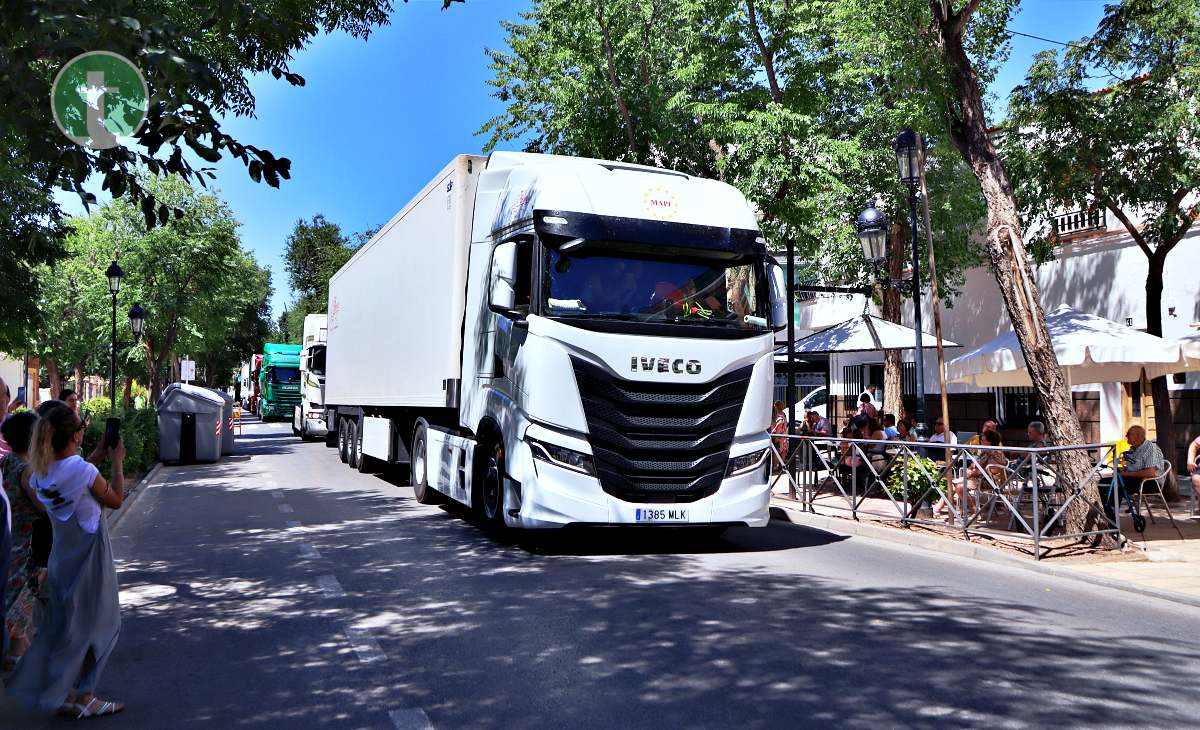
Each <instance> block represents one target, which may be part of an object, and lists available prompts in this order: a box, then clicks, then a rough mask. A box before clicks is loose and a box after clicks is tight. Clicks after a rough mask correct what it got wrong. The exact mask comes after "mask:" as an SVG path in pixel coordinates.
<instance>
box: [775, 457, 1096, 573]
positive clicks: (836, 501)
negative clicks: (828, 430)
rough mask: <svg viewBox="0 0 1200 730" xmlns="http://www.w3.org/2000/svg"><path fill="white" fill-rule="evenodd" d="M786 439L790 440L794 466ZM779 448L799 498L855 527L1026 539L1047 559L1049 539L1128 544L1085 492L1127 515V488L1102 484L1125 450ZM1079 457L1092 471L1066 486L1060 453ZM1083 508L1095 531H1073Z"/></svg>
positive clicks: (794, 495) (777, 459)
mask: <svg viewBox="0 0 1200 730" xmlns="http://www.w3.org/2000/svg"><path fill="white" fill-rule="evenodd" d="M778 440H786V441H787V444H788V457H787V458H786V459H784V458H783V457H782V456H781V454H780V450H779V449H778V448H777V446H776V443H778ZM771 449H772V451H773V452H774V463H775V465H777V466H779V467H781V468H782V475H783V476H784V477H785V478H786V480H787V483H788V487H789V491H790V494H791V496H792V498H793V499H796V500H797V501H799V502H800V504H801V505H802V508H803V509H806V510H807V511H810V512H815V511H816V508H817V507H818V506H819V507H820V508H822V509H833V510H837V511H841V512H848V513H849V514H850V517H851V518H852V519H855V520H857V519H859V517H860V515H867V516H873V517H879V518H883V519H891V520H898V521H900V522H901V523H902V524H904V525H906V526H907V525H914V524H917V525H938V526H943V527H945V526H947V525H949V526H953V527H956V528H958V529H959V530H961V531H962V532H963V533H964V534H965V535H967V536H970V535H990V536H993V537H1002V538H1016V539H1020V540H1027V541H1029V542H1031V543H1032V544H1033V552H1034V556H1035V557H1036V558H1037V559H1039V560H1040V559H1041V558H1042V557H1043V556H1044V554H1045V553H1044V551H1043V550H1042V546H1043V544H1044V543H1045V541H1046V540H1049V539H1053V540H1056V541H1059V540H1061V541H1068V540H1079V539H1082V538H1085V537H1089V536H1099V535H1113V536H1115V537H1117V539H1118V540H1119V539H1120V529H1119V526H1118V525H1117V523H1116V522H1114V521H1113V520H1111V519H1109V517H1108V516H1107V515H1106V514H1105V509H1104V505H1103V504H1102V502H1096V501H1094V500H1092V499H1089V498H1088V497H1087V496H1085V494H1084V489H1085V486H1086V485H1087V484H1088V483H1090V482H1092V481H1093V480H1099V491H1100V494H1101V500H1102V501H1104V500H1111V505H1110V506H1111V508H1112V514H1113V515H1118V508H1119V506H1120V489H1119V488H1113V487H1109V486H1107V485H1106V484H1104V483H1103V477H1109V478H1115V477H1112V476H1111V466H1112V465H1113V464H1114V463H1115V458H1116V444H1112V443H1108V444H1080V445H1072V446H1047V447H1028V446H1024V447H1005V446H990V445H983V444H980V445H975V444H970V445H968V444H942V443H929V442H913V441H879V440H873V439H846V438H837V437H831V436H786V435H777V436H774V437H773V440H772V444H771ZM1070 451H1083V452H1086V453H1087V455H1088V459H1089V461H1090V462H1091V465H1092V466H1091V469H1090V470H1089V472H1088V473H1087V475H1086V476H1085V477H1084V479H1083V480H1080V483H1077V484H1069V483H1067V480H1066V479H1065V478H1064V475H1063V474H1062V472H1061V470H1060V468H1059V463H1060V461H1061V455H1062V454H1063V453H1065V452H1070ZM1106 472H1109V474H1106ZM1106 489H1107V491H1108V494H1107V496H1105V490H1106ZM826 494H827V495H831V496H832V497H833V499H831V500H823V501H821V502H820V503H819V504H818V503H817V498H818V496H820V495H826ZM876 495H879V496H882V497H884V498H886V501H884V502H882V504H883V506H882V507H879V506H878V505H879V504H880V502H879V501H878V500H876V501H874V502H870V503H869V502H868V501H867V500H868V499H870V498H871V497H873V496H876ZM935 500H936V501H935ZM1077 501H1084V502H1087V503H1088V504H1087V509H1088V510H1092V511H1094V513H1095V514H1094V517H1095V519H1094V520H1093V522H1094V523H1095V524H1096V528H1095V529H1088V530H1084V531H1077V532H1070V533H1068V532H1066V528H1065V525H1066V522H1065V517H1066V514H1067V511H1068V510H1069V509H1070V508H1071V507H1072V505H1074V504H1075V503H1076V502H1077ZM937 506H940V507H944V509H945V512H946V513H947V515H948V517H947V518H946V519H945V520H938V519H936V517H935V516H934V515H933V510H932V508H933V507H937ZM927 510H929V511H930V515H929V516H926V515H925V512H926V511H927ZM1005 517H1006V518H1007V524H1006V526H1005V527H1004V528H999V527H997V526H995V522H996V519H997V518H1000V519H1004V518H1005Z"/></svg>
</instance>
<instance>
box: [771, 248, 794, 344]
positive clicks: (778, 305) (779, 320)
mask: <svg viewBox="0 0 1200 730" xmlns="http://www.w3.org/2000/svg"><path fill="white" fill-rule="evenodd" d="M767 284H768V285H769V288H770V296H771V329H773V330H775V331H776V332H780V331H782V330H784V329H786V328H787V320H788V305H789V304H790V302H788V291H787V278H786V276H785V275H784V272H783V267H782V266H780V265H779V264H768V265H767Z"/></svg>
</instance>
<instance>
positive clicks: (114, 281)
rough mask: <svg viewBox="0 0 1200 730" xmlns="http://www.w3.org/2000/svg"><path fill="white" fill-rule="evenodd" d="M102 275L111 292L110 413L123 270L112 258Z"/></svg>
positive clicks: (114, 406)
mask: <svg viewBox="0 0 1200 730" xmlns="http://www.w3.org/2000/svg"><path fill="white" fill-rule="evenodd" d="M104 276H106V277H107V278H108V291H109V293H110V294H112V349H110V350H109V353H108V354H109V357H108V397H109V401H110V403H111V405H112V411H111V412H112V413H116V412H117V292H119V291H120V290H121V277H123V276H125V272H124V271H122V270H121V266H120V265H119V264H118V263H117V262H116V259H114V260H113V262H112V263H111V264H109V265H108V270H107V271H105V272H104Z"/></svg>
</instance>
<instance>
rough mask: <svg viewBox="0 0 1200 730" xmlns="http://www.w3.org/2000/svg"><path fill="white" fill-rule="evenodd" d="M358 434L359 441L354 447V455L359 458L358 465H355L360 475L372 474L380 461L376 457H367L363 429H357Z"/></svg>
mask: <svg viewBox="0 0 1200 730" xmlns="http://www.w3.org/2000/svg"><path fill="white" fill-rule="evenodd" d="M356 430H357V432H358V441H357V442H355V445H354V453H355V454H356V455H357V456H358V463H357V464H355V465H354V468H355V469H358V473H359V474H370V473H371V472H372V471H374V469H375V462H377V461H379V460H378V459H376V458H375V457H374V456H367V454H366V452H364V451H363V443H362V440H363V434H362V429H361V428H358V429H356Z"/></svg>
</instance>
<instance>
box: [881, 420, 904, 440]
mask: <svg viewBox="0 0 1200 730" xmlns="http://www.w3.org/2000/svg"><path fill="white" fill-rule="evenodd" d="M883 437H884V438H886V439H887V440H888V441H896V440H898V439H899V438H900V429H898V428H896V416H895V415H894V414H891V413H885V414H883Z"/></svg>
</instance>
